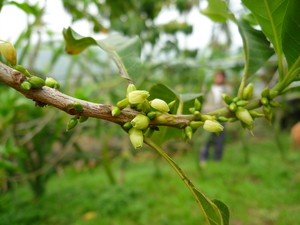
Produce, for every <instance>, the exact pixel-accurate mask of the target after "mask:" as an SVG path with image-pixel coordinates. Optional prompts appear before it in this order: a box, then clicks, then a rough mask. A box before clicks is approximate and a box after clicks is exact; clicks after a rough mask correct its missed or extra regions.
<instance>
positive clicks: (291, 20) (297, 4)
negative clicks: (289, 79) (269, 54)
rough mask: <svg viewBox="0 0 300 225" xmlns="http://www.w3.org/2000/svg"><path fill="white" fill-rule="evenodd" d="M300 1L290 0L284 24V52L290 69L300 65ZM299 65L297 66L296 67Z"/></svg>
mask: <svg viewBox="0 0 300 225" xmlns="http://www.w3.org/2000/svg"><path fill="white" fill-rule="evenodd" d="M299 9H300V1H299V0H290V1H288V6H287V9H286V14H285V16H284V19H283V24H282V50H283V52H284V55H285V58H286V60H287V63H288V66H289V68H291V67H292V66H293V65H294V64H295V63H296V62H297V64H299V63H300V59H299V58H300V39H299V37H300V13H299ZM296 66H297V65H295V67H296Z"/></svg>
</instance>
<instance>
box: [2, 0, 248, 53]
mask: <svg viewBox="0 0 300 225" xmlns="http://www.w3.org/2000/svg"><path fill="white" fill-rule="evenodd" d="M17 2H23V1H20V0H19V1H17ZM30 2H37V0H31V1H30ZM39 2H40V4H41V5H43V4H45V1H44V0H40V1H39ZM61 2H62V1H61V0H51V1H49V0H48V1H47V10H46V13H45V15H44V17H43V20H44V22H45V23H46V24H47V26H48V28H50V29H51V30H53V31H55V32H57V34H58V35H61V32H62V30H63V28H67V27H68V26H71V25H72V22H71V17H70V16H69V15H68V14H67V13H66V12H65V11H64V9H63V6H62V3H61ZM231 4H232V6H233V7H232V8H233V10H234V11H238V10H240V9H241V8H242V7H241V4H240V0H231ZM205 5H206V2H203V1H202V3H201V8H203V7H205ZM174 19H177V20H179V22H180V20H182V21H183V18H182V17H181V16H180V15H179V13H178V12H177V11H176V10H175V9H166V10H163V11H162V12H161V14H160V15H159V16H158V18H157V19H156V21H155V22H156V24H163V23H167V22H169V21H171V20H174ZM26 20H27V18H26V15H25V13H23V11H21V10H20V9H18V8H17V7H16V6H13V5H5V6H4V7H3V8H2V11H1V12H0V39H2V40H7V41H11V42H12V43H13V42H14V41H16V39H17V38H18V36H19V34H20V33H21V32H22V31H23V30H24V29H25V28H26V26H27V22H26ZM187 22H188V23H189V24H192V25H193V26H194V30H193V34H192V35H189V36H188V38H187V40H184V39H183V38H181V37H180V36H179V47H181V48H183V47H185V46H186V47H187V48H189V49H194V48H204V47H205V46H207V44H208V42H209V39H210V37H211V29H212V25H213V23H212V22H211V21H210V20H209V19H208V18H207V17H205V16H203V15H201V14H200V13H199V10H198V9H196V8H193V9H192V10H191V12H190V13H189V15H188V17H187ZM72 28H73V29H74V30H75V31H76V32H78V33H79V34H81V35H83V36H91V35H92V36H93V37H94V38H96V39H101V38H104V36H99V35H95V34H93V33H92V28H91V27H90V26H89V25H88V24H87V22H85V21H81V22H76V23H75V24H73V25H72ZM231 29H232V31H233V36H232V37H233V44H234V46H235V47H238V46H241V39H240V37H239V35H238V31H237V28H236V27H235V25H233V24H231ZM179 35H180V34H179ZM58 37H59V36H58ZM61 38H62V35H61Z"/></svg>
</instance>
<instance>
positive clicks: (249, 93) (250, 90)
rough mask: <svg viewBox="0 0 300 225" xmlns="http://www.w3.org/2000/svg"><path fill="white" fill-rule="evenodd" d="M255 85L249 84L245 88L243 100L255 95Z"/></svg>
mask: <svg viewBox="0 0 300 225" xmlns="http://www.w3.org/2000/svg"><path fill="white" fill-rule="evenodd" d="M253 88H254V85H253V84H252V83H250V84H248V85H247V87H245V88H244V90H243V93H242V99H245V100H248V99H250V98H251V97H252V95H253Z"/></svg>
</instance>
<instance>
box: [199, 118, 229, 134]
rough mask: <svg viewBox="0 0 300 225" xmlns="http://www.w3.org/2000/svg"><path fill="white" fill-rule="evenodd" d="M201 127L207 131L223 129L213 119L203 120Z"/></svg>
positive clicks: (215, 131)
mask: <svg viewBox="0 0 300 225" xmlns="http://www.w3.org/2000/svg"><path fill="white" fill-rule="evenodd" d="M203 129H204V130H207V131H209V132H214V133H218V132H220V131H222V130H223V129H224V127H223V126H222V125H221V124H220V123H219V122H217V121H215V120H205V122H204V125H203Z"/></svg>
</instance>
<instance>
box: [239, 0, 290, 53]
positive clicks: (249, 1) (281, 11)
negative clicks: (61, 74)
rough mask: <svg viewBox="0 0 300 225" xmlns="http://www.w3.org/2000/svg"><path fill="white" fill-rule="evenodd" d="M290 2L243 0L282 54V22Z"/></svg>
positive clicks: (280, 0) (284, 0) (281, 0)
mask: <svg viewBox="0 0 300 225" xmlns="http://www.w3.org/2000/svg"><path fill="white" fill-rule="evenodd" d="M288 2H289V1H288V0H242V3H243V4H244V5H245V6H246V7H247V8H248V9H250V10H251V12H252V13H253V15H254V16H255V18H256V20H257V22H258V23H259V25H260V26H261V28H262V31H263V32H264V34H265V35H266V36H267V37H268V38H269V40H270V41H271V42H272V44H273V46H274V48H275V50H276V53H277V54H278V55H281V54H282V45H281V33H282V22H283V19H284V17H285V14H286V7H287V3H288Z"/></svg>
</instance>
